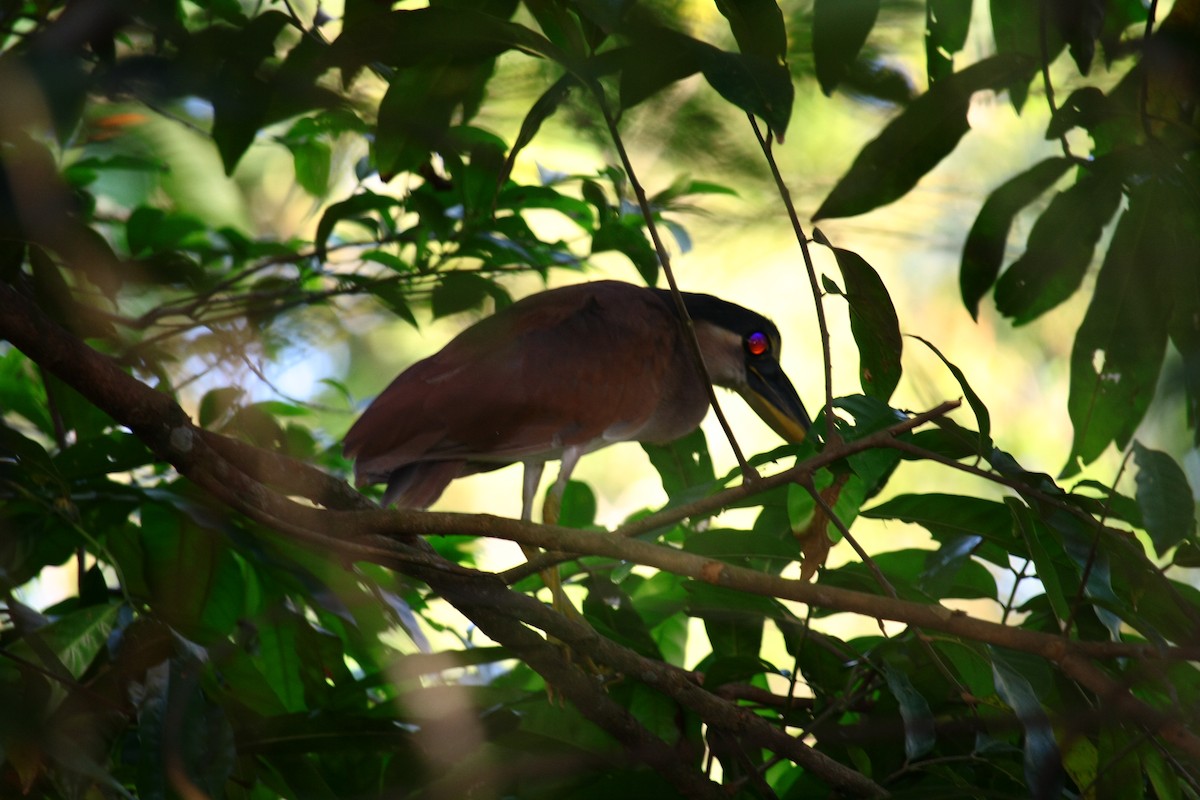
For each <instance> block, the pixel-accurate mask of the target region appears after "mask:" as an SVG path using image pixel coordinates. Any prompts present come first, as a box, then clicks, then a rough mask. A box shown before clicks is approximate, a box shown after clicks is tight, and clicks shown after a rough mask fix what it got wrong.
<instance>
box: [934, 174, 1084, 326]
mask: <svg viewBox="0 0 1200 800" xmlns="http://www.w3.org/2000/svg"><path fill="white" fill-rule="evenodd" d="M1071 163H1072V162H1071V161H1070V159H1066V158H1047V159H1045V160H1044V161H1040V162H1038V163H1037V164H1035V165H1034V166H1032V167H1030V168H1029V169H1028V170H1026V171H1025V172H1022V173H1021V174H1020V175H1017V176H1016V177H1013V178H1010V179H1009V180H1007V181H1006V182H1005V183H1004V184H1003V185H1001V186H1000V187H999V188H997V189H996V190H995V191H994V192H992V193H991V194H990V195H989V196H988V199H987V200H985V201H984V203H983V207H982V208H980V209H979V215H978V216H977V217H975V222H974V223H973V224H972V225H971V230H970V231H969V232H968V233H967V240H966V242H965V243H964V244H963V253H962V267H961V269H960V271H959V278H958V280H959V286H960V288H961V290H962V298H963V305H965V306H966V307H967V310H968V311H970V312H971V316H972V317H974V318H975V319H978V318H979V301H980V299H981V298H982V297H983V295H984V294H985V293H986V292H987V290H988V289H990V288H992V284H993V283H995V282H996V276H997V275H999V274H1000V266H1001V265H1002V264H1003V262H1004V249H1005V246H1006V245H1007V243H1008V233H1009V230H1010V229H1011V228H1012V223H1013V218H1014V217H1015V216H1016V215H1017V212H1019V211H1020V210H1021V209H1023V208H1025V207H1026V206H1027V205H1029V204H1030V203H1032V202H1033V201H1034V200H1036V199H1037V198H1038V197H1039V196H1041V194H1042V193H1043V192H1045V191H1046V190H1047V189H1049V188H1050V187H1051V186H1053V185H1054V183H1055V182H1056V181H1057V180H1058V179H1059V178H1061V177H1062V175H1063V173H1064V172H1066V171H1067V168H1068V167H1070V166H1071Z"/></svg>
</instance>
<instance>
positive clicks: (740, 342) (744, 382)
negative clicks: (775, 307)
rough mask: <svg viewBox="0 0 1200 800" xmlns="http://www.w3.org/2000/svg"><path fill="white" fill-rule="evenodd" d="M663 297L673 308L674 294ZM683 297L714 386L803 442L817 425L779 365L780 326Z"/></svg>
mask: <svg viewBox="0 0 1200 800" xmlns="http://www.w3.org/2000/svg"><path fill="white" fill-rule="evenodd" d="M663 294H664V295H666V296H665V297H664V300H666V302H668V303H671V304H672V305H673V304H674V301H673V300H672V299H671V297H670V295H669V293H667V292H665V291H664V292H663ZM682 295H683V302H684V305H685V306H686V307H687V310H688V316H690V317H691V318H692V323H693V324H694V326H695V328H696V338H697V340H698V341H699V342H700V352H701V353H702V354H703V356H704V363H705V366H706V367H708V371H709V376H710V377H711V378H712V381H713V383H714V384H716V385H717V386H722V387H725V388H729V389H733V390H734V391H736V392H737V393H738V394H740V395H741V396H742V397H743V398H745V400H746V402H747V403H748V404H749V406H750V407H751V408H752V409H754V411H755V413H757V414H758V415H759V416H760V417H762V419H763V421H764V422H766V423H767V424H768V425H770V426H771V429H772V430H774V431H775V432H776V433H778V434H779V435H780V436H782V437H783V438H784V439H786V440H787V441H789V442H793V443H799V442H802V441H804V437H805V436H806V435H807V433H808V429H809V426H810V425H811V424H812V422H811V420H810V419H809V417H808V412H807V411H805V410H804V404H803V403H802V402H800V396H799V395H798V394H796V389H795V387H793V386H792V382H791V381H790V380H788V377H787V375H786V374H785V373H784V371H783V367H781V366H780V364H779V355H780V348H781V345H782V342H781V340H780V337H779V329H778V328H776V327H775V324H774V323H773V322H771V321H770V320H769V319H767V318H766V317H764V316H763V315H762V314H758V313H756V312H754V311H751V310H750V309H747V308H743V307H741V306H739V305H736V304H734V303H730V302H727V301H725V300H721V299H720V298H717V297H713V296H711V295H707V294H691V293H689V292H683V293H682Z"/></svg>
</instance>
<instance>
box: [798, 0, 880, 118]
mask: <svg viewBox="0 0 1200 800" xmlns="http://www.w3.org/2000/svg"><path fill="white" fill-rule="evenodd" d="M878 16H879V0H815V1H814V2H813V20H812V43H813V64H814V66H815V68H816V73H817V82H818V83H820V84H821V91H822V92H824V93H825V94H826V95H831V94H833V90H834V89H835V88H837V85H838V84H839V83H841V81H842V80H843V79H844V78H845V77H846V76H847V75H848V74H849V72H850V68H851V66H852V65H853V64H854V62H855V60H857V59H858V53H859V51H860V50H862V46H863V44H864V43H865V42H866V41H867V35H868V34H869V33H870V32H871V28H873V27H874V26H875V18H876V17H878Z"/></svg>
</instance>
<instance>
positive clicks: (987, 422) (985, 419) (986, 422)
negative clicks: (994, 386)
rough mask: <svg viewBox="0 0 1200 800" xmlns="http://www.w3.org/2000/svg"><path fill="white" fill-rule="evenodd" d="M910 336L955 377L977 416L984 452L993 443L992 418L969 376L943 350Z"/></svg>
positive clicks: (980, 450) (976, 422)
mask: <svg viewBox="0 0 1200 800" xmlns="http://www.w3.org/2000/svg"><path fill="white" fill-rule="evenodd" d="M909 335H910V336H912V338H914V339H916V340H917V341H919V342H921V343H923V344H924V345H925V346H926V347H928V348H929V349H930V350H932V351H933V352H934V354H935V355H937V357H938V358H940V359H941V360H942V363H943V364H945V365H946V369H948V370H950V374H951V375H953V376H954V379H955V380H956V381H958V385H959V387H960V388H961V389H962V391H963V397H965V398H966V400H967V405H969V406H970V407H971V411H972V412H973V413H974V414H975V424H976V426H977V427H978V428H979V452H982V451H983V449H984V448H985V447H987V444H988V442H990V441H991V435H992V417H991V414H989V413H988V409H987V406H985V405H984V404H983V401H982V400H980V399H979V395H977V394H975V390H974V389H972V388H971V384H969V383H967V376H966V375H965V374H964V373H963V371H962V370H961V369H959V368H958V367H956V366H955V365H954V364H952V363H950V360H949V359H947V358H946V357H945V356H944V355H942V351H941V350H938V349H937V348H936V347H934V345H933V343H932V342H930V341H928V340H926V339H922V338H921V337H920V336H917V335H916V334H909Z"/></svg>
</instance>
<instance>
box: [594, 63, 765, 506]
mask: <svg viewBox="0 0 1200 800" xmlns="http://www.w3.org/2000/svg"><path fill="white" fill-rule="evenodd" d="M591 88H592V94H593V95H595V97H596V103H597V105H599V107H600V113H601V114H602V115H603V116H604V121H605V123H606V124H607V125H608V133H609V136H610V137H611V139H612V142H613V146H614V147H616V149H617V154H618V156H620V159H621V164H622V166H623V167H624V168H625V174H626V175H628V176H629V185H630V186H632V187H633V193H634V196H635V197H637V201H638V208H639V209H641V212H642V220H643V221H644V222H645V223H646V230H647V231H648V232H649V233H650V240H651V241H652V242H653V243H654V252H655V253H656V254H657V256H658V263H659V264H661V265H662V269H663V274H664V275H666V276H667V284H668V285H669V286H670V287H671V296H672V297H673V298H674V300H675V310H676V312H678V314H679V318H680V320H682V323H683V327H684V331H685V333H686V336H685V337H684V338H685V339H687V341H688V345H689V349H690V350H691V352H692V360H693V361H694V362H695V363H696V366H697V367H698V368H699V370H700V374H701V375H703V376H704V387H705V389H706V390H707V392H708V404H709V405H710V406H712V410H713V414H714V415H715V416H716V418H717V422H718V423H720V425H721V430H722V431H724V432H725V438H726V439H728V440H729V446H730V447H731V448H732V449H733V455H734V458H736V459H737V462H738V466H739V467H741V470H742V475H743V476H744V478H745V480H746V481H748V482H749V481H754V480H756V479H757V478H758V472H757V471H756V470H755V469H754V467H752V466H750V462H749V461H747V460H746V456H745V455H743V454H742V448H741V447H740V446H739V445H738V443H737V438H736V437H735V436H734V435H733V428H732V427H730V425H729V421H728V420H727V419H726V418H725V412H723V411H722V410H721V403H720V401H719V400H718V399H717V392H716V390H715V389H714V388H713V382H712V376H711V375H710V374H709V372H708V365H707V364H705V363H704V354H703V353H702V352H701V350H700V340H699V339H697V338H696V326H695V325H694V324H693V323H692V318H691V315H689V314H688V310H687V306H686V305H685V304H684V302H683V296H682V295H681V294H680V293H679V284H678V283H676V281H675V272H674V270H672V269H671V255H670V253H668V252H667V248H666V245H664V244H663V240H662V237H661V236H659V234H658V225H656V224H655V222H654V212H653V211H652V210H651V208H650V201H649V200H648V199H647V198H646V190H645V189H643V188H642V184H641V182H639V181H638V178H637V173H635V172H634V170H633V161H632V160H630V158H629V153H628V152H627V151H626V150H625V142H624V140H623V139H622V138H621V133H620V131H618V130H617V122H616V119H614V118H613V115H612V111H611V110H610V109H609V107H608V101H607V100H606V99H605V97H604V90H603V88H602V87H600V86H592V87H591Z"/></svg>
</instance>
